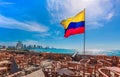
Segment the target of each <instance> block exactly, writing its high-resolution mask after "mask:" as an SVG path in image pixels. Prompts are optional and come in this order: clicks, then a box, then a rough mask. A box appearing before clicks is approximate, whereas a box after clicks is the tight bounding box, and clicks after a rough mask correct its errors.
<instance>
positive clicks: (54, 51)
mask: <svg viewBox="0 0 120 77" xmlns="http://www.w3.org/2000/svg"><path fill="white" fill-rule="evenodd" d="M30 50H33V51H36V52H50V53H60V54H74V52H75V50H72V49H55V48H50V49H43V48H41V49H30Z"/></svg>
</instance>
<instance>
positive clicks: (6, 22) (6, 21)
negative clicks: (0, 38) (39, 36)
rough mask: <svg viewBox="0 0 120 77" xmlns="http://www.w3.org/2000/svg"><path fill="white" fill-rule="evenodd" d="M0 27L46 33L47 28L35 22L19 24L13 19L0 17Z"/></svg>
mask: <svg viewBox="0 0 120 77" xmlns="http://www.w3.org/2000/svg"><path fill="white" fill-rule="evenodd" d="M0 27H3V28H10V29H20V30H25V31H30V32H47V31H48V27H46V26H44V25H42V24H39V23H36V22H20V21H18V20H15V19H13V18H8V17H5V16H3V15H0Z"/></svg>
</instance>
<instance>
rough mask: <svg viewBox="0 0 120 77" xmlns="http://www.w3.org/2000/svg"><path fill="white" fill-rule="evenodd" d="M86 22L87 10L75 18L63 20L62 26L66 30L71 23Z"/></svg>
mask: <svg viewBox="0 0 120 77" xmlns="http://www.w3.org/2000/svg"><path fill="white" fill-rule="evenodd" d="M81 21H85V10H83V11H81V12H80V13H78V14H77V15H75V16H74V17H71V18H68V19H66V20H62V22H61V24H62V25H63V26H64V28H65V29H67V27H68V26H69V24H70V23H71V22H81Z"/></svg>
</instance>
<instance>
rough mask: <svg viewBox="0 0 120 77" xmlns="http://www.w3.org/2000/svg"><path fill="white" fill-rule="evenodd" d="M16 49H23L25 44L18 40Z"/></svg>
mask: <svg viewBox="0 0 120 77" xmlns="http://www.w3.org/2000/svg"><path fill="white" fill-rule="evenodd" d="M16 49H18V50H21V49H23V44H22V42H21V41H18V43H17V44H16Z"/></svg>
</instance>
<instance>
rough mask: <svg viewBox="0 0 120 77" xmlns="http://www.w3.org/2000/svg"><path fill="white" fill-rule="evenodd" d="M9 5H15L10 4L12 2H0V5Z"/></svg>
mask: <svg viewBox="0 0 120 77" xmlns="http://www.w3.org/2000/svg"><path fill="white" fill-rule="evenodd" d="M9 4H15V3H12V2H1V1H0V5H9Z"/></svg>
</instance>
